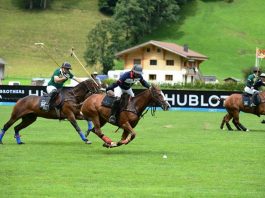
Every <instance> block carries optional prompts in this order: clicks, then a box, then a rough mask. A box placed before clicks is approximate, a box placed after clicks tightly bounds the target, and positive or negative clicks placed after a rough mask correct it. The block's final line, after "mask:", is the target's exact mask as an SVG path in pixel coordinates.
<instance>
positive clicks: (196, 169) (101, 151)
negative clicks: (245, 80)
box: [0, 106, 265, 198]
mask: <svg viewBox="0 0 265 198" xmlns="http://www.w3.org/2000/svg"><path fill="white" fill-rule="evenodd" d="M10 112H11V107H3V106H0V118H1V119H0V125H1V126H2V125H3V123H4V122H6V121H7V119H8V117H9V115H10ZM223 116H224V113H206V112H178V111H169V112H162V111H158V112H156V116H155V117H152V116H151V115H150V112H149V113H148V114H147V115H146V116H145V117H144V118H143V119H142V120H141V122H140V123H139V124H138V126H137V128H136V131H137V136H136V139H134V141H133V142H131V143H130V144H129V145H126V146H122V147H118V148H114V149H106V148H104V147H102V141H101V140H100V139H99V138H97V137H96V136H95V135H94V134H92V135H91V138H90V139H91V140H92V141H93V144H92V145H85V144H84V143H82V142H81V140H80V139H79V136H78V135H77V134H76V133H75V131H74V129H73V128H72V127H71V126H70V124H69V123H68V122H65V121H61V122H59V121H52V120H45V119H41V118H40V119H38V120H37V122H36V123H34V124H33V125H31V126H30V127H29V128H27V129H25V130H24V131H22V132H21V135H22V137H21V138H22V140H23V141H24V142H26V144H25V145H16V143H15V139H14V138H13V131H12V130H9V131H8V132H7V133H6V135H5V137H4V139H3V142H4V144H3V145H0V150H1V155H0V166H1V169H0V175H1V180H0V185H1V191H0V197H27V198H28V197H32V198H33V197H34V198H35V197H211V198H212V197H238V198H242V197H246V198H249V197H264V196H265V184H264V181H265V169H264V167H265V146H264V141H265V130H264V125H262V124H260V123H259V122H260V120H261V118H258V117H256V116H254V115H249V114H242V115H241V121H242V123H244V124H245V125H246V126H247V127H248V128H249V129H250V130H251V131H250V132H238V131H234V132H227V131H222V130H220V129H219V125H220V121H221V119H222V117H223ZM79 123H80V125H81V127H82V128H83V129H85V128H86V123H84V122H79ZM115 129H116V128H114V127H112V126H110V125H107V126H105V127H104V131H105V134H106V135H108V136H110V137H111V138H113V139H114V140H118V139H119V138H120V136H121V131H119V132H118V133H114V130H115ZM164 154H165V155H167V157H168V158H167V159H164V158H163V157H162V156H163V155H164Z"/></svg>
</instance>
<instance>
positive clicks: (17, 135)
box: [15, 134, 21, 144]
mask: <svg viewBox="0 0 265 198" xmlns="http://www.w3.org/2000/svg"><path fill="white" fill-rule="evenodd" d="M15 138H16V141H17V143H18V144H21V139H20V135H19V134H16V135H15Z"/></svg>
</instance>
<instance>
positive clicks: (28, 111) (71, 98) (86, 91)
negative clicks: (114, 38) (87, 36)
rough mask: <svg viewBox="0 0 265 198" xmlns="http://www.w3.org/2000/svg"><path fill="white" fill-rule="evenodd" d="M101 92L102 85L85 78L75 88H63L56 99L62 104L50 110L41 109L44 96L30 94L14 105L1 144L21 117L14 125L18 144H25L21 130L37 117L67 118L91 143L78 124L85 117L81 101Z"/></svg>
mask: <svg viewBox="0 0 265 198" xmlns="http://www.w3.org/2000/svg"><path fill="white" fill-rule="evenodd" d="M99 92H100V87H99V86H98V85H97V84H96V83H94V81H93V80H92V79H88V80H85V81H83V82H81V83H79V84H78V85H76V86H75V87H73V88H69V89H62V91H61V92H60V93H59V94H58V96H57V97H56V99H55V103H56V104H60V106H59V107H58V108H51V109H50V110H49V111H43V110H41V109H40V102H41V99H42V96H35V95H29V96H26V97H24V98H21V99H19V100H18V101H17V102H16V104H15V106H14V107H13V111H12V114H11V117H10V119H9V120H8V121H7V122H6V123H5V124H4V126H3V128H2V130H1V132H0V144H2V143H3V142H2V138H3V137H4V134H5V133H6V131H7V130H8V129H9V128H10V127H11V126H12V125H13V124H14V123H15V122H16V121H18V120H19V119H22V122H21V123H20V124H18V125H16V126H15V127H14V130H15V138H16V141H17V144H23V143H24V142H22V141H21V139H20V134H19V132H20V130H22V129H24V128H26V127H28V126H29V125H31V124H32V123H33V122H35V121H36V119H37V117H43V118H47V119H59V120H63V119H67V120H68V121H70V123H71V124H72V125H73V127H74V128H75V130H76V132H77V133H78V134H79V135H80V137H81V139H82V140H83V141H84V142H86V143H89V142H88V140H87V138H86V137H85V135H84V134H83V132H82V131H81V129H80V127H79V126H78V124H77V122H76V119H78V120H82V119H83V116H82V115H81V114H80V108H81V105H82V104H81V103H82V102H83V101H84V100H85V99H86V98H87V97H89V96H90V95H92V94H94V93H99Z"/></svg>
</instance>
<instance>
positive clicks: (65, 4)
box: [0, 0, 265, 80]
mask: <svg viewBox="0 0 265 198" xmlns="http://www.w3.org/2000/svg"><path fill="white" fill-rule="evenodd" d="M17 1H19V0H13V1H6V0H0V19H1V20H0V22H1V29H0V45H1V48H0V57H2V58H3V59H4V60H5V61H6V62H7V63H8V65H7V67H6V77H7V79H12V78H16V77H20V78H28V79H31V78H33V77H49V76H50V74H51V73H52V71H53V70H54V68H55V67H56V65H55V64H54V63H53V61H52V60H50V59H49V58H48V57H47V55H45V53H43V51H41V50H40V49H39V48H37V47H36V46H35V45H34V43H35V42H42V43H45V44H46V46H48V48H49V50H50V53H52V55H53V56H54V57H55V59H56V60H57V62H59V63H62V62H63V61H65V60H68V61H70V62H71V63H73V66H74V70H73V71H74V73H75V74H76V75H77V76H85V72H84V71H83V69H82V67H81V66H80V65H79V64H78V63H77V61H76V60H75V59H73V58H72V57H70V52H69V50H70V49H71V48H72V47H75V49H76V50H75V52H76V54H77V56H78V57H79V58H80V59H81V61H82V62H83V63H85V61H84V59H83V54H84V51H85V48H86V36H87V34H88V31H89V30H90V29H91V28H93V27H94V26H95V24H96V23H97V22H98V21H100V20H102V19H105V18H106V16H104V15H102V14H100V13H99V12H98V8H97V1H95V0H79V1H74V2H73V1H71V0H64V1H63V0H56V1H54V3H53V7H52V9H50V10H46V11H25V10H20V9H18V8H17V7H16V6H15V5H14V2H17ZM264 10H265V4H264V2H263V0H255V1H253V0H244V1H242V0H241V1H240V0H234V2H233V3H230V4H229V3H225V2H223V1H209V0H207V1H206V0H205V1H202V0H194V2H193V3H191V4H188V5H187V6H186V7H184V9H183V11H182V14H183V16H182V17H181V19H180V22H177V23H172V24H169V25H167V26H165V27H161V28H159V29H158V30H157V31H156V32H154V33H153V34H151V35H148V36H146V37H145V38H144V40H143V41H142V42H144V41H147V40H151V39H152V40H161V41H166V42H175V43H177V44H180V45H183V44H188V45H189V47H190V48H191V49H192V50H195V51H198V52H200V53H202V54H204V55H206V56H208V57H209V60H207V61H205V62H204V63H203V64H201V70H202V72H203V74H204V75H216V76H217V77H218V79H220V80H222V79H223V78H225V77H228V76H234V77H236V78H240V79H242V72H241V71H242V69H244V68H247V67H250V66H253V65H254V63H255V49H256V47H259V48H261V49H265V37H264V35H263V33H264V32H265V26H264V24H263V21H264V14H263V13H264ZM184 16H185V17H184ZM264 64H265V63H264V62H263V63H262V65H264ZM88 69H89V70H90V71H93V70H95V69H97V68H88Z"/></svg>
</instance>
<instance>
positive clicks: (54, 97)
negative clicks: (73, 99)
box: [39, 92, 64, 112]
mask: <svg viewBox="0 0 265 198" xmlns="http://www.w3.org/2000/svg"><path fill="white" fill-rule="evenodd" d="M63 103H64V97H63V94H62V93H61V92H57V93H56V94H47V93H45V94H44V95H42V96H41V97H40V100H39V107H40V109H41V110H43V111H46V112H47V111H49V110H52V109H61V108H62V106H63Z"/></svg>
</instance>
